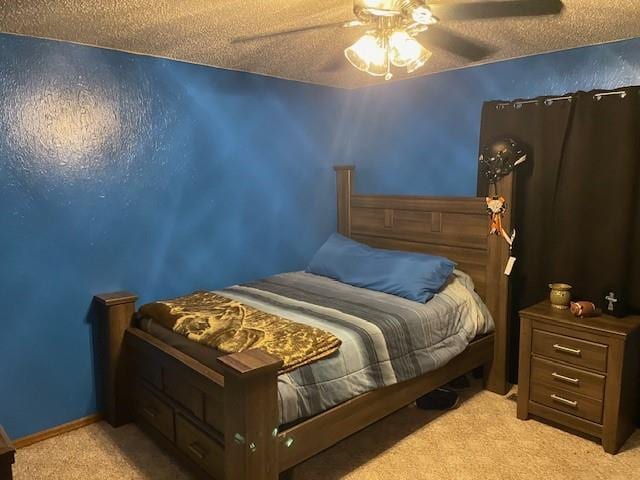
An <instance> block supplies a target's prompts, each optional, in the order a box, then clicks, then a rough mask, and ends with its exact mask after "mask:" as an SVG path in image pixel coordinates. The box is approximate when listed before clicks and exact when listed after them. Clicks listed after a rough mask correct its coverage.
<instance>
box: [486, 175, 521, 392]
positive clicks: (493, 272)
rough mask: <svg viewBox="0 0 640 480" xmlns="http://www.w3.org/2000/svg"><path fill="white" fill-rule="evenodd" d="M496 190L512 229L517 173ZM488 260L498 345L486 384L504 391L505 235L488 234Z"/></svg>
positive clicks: (507, 294)
mask: <svg viewBox="0 0 640 480" xmlns="http://www.w3.org/2000/svg"><path fill="white" fill-rule="evenodd" d="M496 186H497V191H498V193H499V195H501V196H503V197H504V198H505V200H506V203H507V210H506V212H505V214H504V218H503V219H502V224H503V226H504V229H505V230H506V231H507V232H509V233H511V228H512V227H511V225H512V220H511V219H512V212H513V208H514V197H515V195H514V194H513V192H514V174H513V173H512V174H511V175H507V176H504V177H502V178H501V179H500V180H498V182H497V185H496ZM487 248H488V261H487V286H488V288H487V294H486V299H485V303H486V304H487V307H488V308H489V311H490V312H491V315H492V316H493V320H494V322H495V328H496V329H495V345H494V350H493V362H492V363H491V365H490V366H487V365H485V368H484V375H485V384H486V385H485V386H486V388H487V390H490V391H492V392H495V393H499V394H501V395H504V394H506V393H507V392H508V391H509V388H510V387H511V385H510V384H509V381H508V378H507V377H508V371H509V370H508V368H507V363H508V355H509V348H508V346H509V304H510V303H509V300H510V288H509V277H508V276H507V275H505V274H504V270H505V266H506V264H507V260H508V258H509V256H510V252H509V245H508V244H507V242H506V241H505V240H504V238H502V237H499V236H497V235H490V236H489V238H488V245H487Z"/></svg>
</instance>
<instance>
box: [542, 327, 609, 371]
mask: <svg viewBox="0 0 640 480" xmlns="http://www.w3.org/2000/svg"><path fill="white" fill-rule="evenodd" d="M531 351H532V352H533V353H535V354H538V355H542V356H543V357H547V358H553V359H556V360H560V361H562V362H566V363H570V364H572V365H576V366H578V367H585V368H590V369H592V370H598V371H600V372H606V371H607V346H606V345H603V344H601V343H594V342H589V341H587V340H582V339H580V338H575V337H569V336H567V335H559V334H557V333H551V332H545V331H542V330H533V336H532V345H531Z"/></svg>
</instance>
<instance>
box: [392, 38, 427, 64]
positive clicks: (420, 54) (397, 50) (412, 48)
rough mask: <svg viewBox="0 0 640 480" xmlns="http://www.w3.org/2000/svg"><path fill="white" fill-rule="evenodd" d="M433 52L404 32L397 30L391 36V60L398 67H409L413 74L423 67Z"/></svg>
mask: <svg viewBox="0 0 640 480" xmlns="http://www.w3.org/2000/svg"><path fill="white" fill-rule="evenodd" d="M430 57H431V52H430V51H429V50H427V49H426V48H424V47H423V46H422V45H421V44H420V42H418V41H417V40H416V39H415V38H413V37H412V36H411V35H409V34H408V33H407V32H406V31H404V30H396V31H394V32H393V33H392V34H391V35H390V36H389V58H390V60H391V63H393V64H394V65H395V66H396V67H407V72H409V73H411V72H414V71H416V70H417V69H418V68H420V67H421V66H423V65H424V64H425V63H426V62H427V60H429V58H430Z"/></svg>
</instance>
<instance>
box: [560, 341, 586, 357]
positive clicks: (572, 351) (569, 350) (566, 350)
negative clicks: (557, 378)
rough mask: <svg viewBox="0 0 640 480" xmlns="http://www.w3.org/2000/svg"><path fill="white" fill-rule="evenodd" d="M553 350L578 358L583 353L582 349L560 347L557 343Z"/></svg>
mask: <svg viewBox="0 0 640 480" xmlns="http://www.w3.org/2000/svg"><path fill="white" fill-rule="evenodd" d="M553 348H554V349H555V350H556V351H557V352H562V353H568V354H570V355H575V356H576V357H579V356H580V353H581V352H582V351H581V350H580V349H578V348H569V347H564V346H562V345H558V344H557V343H554V344H553Z"/></svg>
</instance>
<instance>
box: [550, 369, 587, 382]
mask: <svg viewBox="0 0 640 480" xmlns="http://www.w3.org/2000/svg"><path fill="white" fill-rule="evenodd" d="M551 376H552V377H553V378H555V379H556V380H560V381H561V382H566V383H570V384H571V385H578V384H580V380H579V379H577V378H571V377H565V376H564V375H560V374H559V373H556V372H553V373H551Z"/></svg>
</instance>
